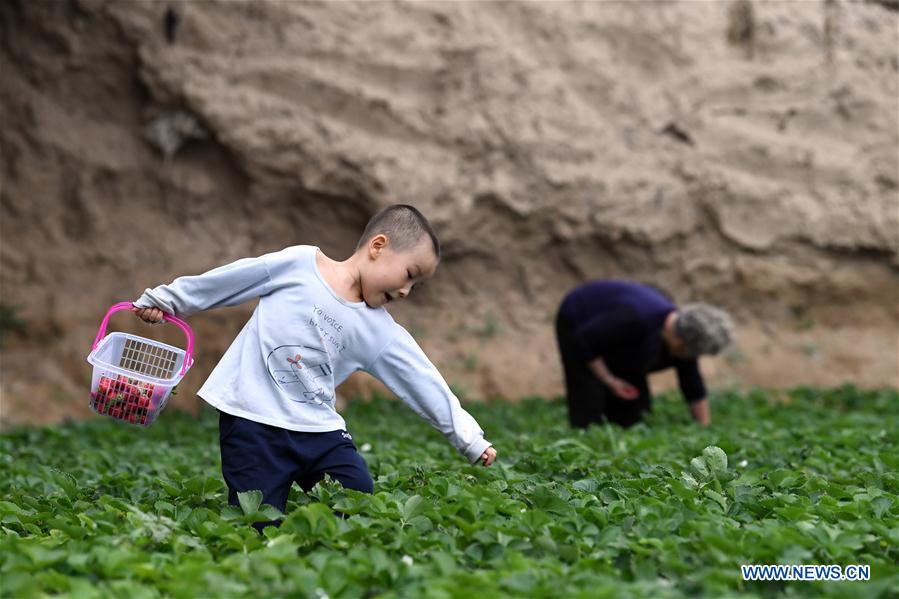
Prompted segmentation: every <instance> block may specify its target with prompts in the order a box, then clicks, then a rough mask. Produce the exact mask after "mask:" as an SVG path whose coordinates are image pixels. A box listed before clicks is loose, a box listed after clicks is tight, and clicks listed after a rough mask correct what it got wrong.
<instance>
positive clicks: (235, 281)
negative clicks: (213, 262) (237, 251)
mask: <svg viewBox="0 0 899 599" xmlns="http://www.w3.org/2000/svg"><path fill="white" fill-rule="evenodd" d="M288 249H289V248H288ZM286 251H287V250H282V251H281V252H276V253H273V254H266V255H265V256H259V257H257V258H243V259H241V260H237V261H236V262H232V263H231V264H226V265H224V266H219V267H218V268H214V269H212V270H210V271H208V272H205V273H203V274H200V275H191V276H185V277H178V278H177V279H175V280H174V281H172V282H171V283H169V284H168V285H159V286H158V287H154V288H153V289H147V290H146V291H144V293H143V295H141V296H140V298H138V299H137V301H136V302H134V304H135V306H137V307H138V308H159V309H160V310H162V311H163V312H168V313H169V314H176V315H178V316H188V315H190V314H193V313H194V312H199V311H201V310H209V309H212V308H218V307H222V306H236V305H238V304H242V303H243V302H246V301H249V300H251V299H255V298H257V297H259V296H261V295H265V294H266V293H269V292H270V291H272V289H271V283H272V275H271V270H270V268H271V265H272V263H274V264H276V265H277V264H279V263H280V262H283V260H284V256H283V254H284V252H286Z"/></svg>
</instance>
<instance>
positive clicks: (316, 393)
mask: <svg viewBox="0 0 899 599" xmlns="http://www.w3.org/2000/svg"><path fill="white" fill-rule="evenodd" d="M266 366H268V372H269V374H270V375H271V377H272V380H273V381H275V382H276V383H277V384H278V386H279V387H281V388H282V389H284V391H286V392H287V393H288V395H290V399H292V400H293V401H295V402H298V403H311V404H316V405H328V406H330V407H332V408H333V407H334V394H333V391H332V389H333V388H334V384H333V378H332V371H331V364H330V359H329V357H328V354H327V353H326V352H324V351H322V350H321V349H316V348H314V347H309V346H307V345H281V346H279V347H276V348H275V349H273V350H272V351H271V353H269V355H268V358H266Z"/></svg>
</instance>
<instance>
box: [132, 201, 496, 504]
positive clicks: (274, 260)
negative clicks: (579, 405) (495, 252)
mask: <svg viewBox="0 0 899 599" xmlns="http://www.w3.org/2000/svg"><path fill="white" fill-rule="evenodd" d="M439 261H440V244H439V242H438V240H437V236H436V235H435V234H434V231H433V229H432V228H431V226H430V224H429V223H428V221H427V219H425V217H424V216H423V215H422V214H421V213H420V212H419V211H418V210H417V209H415V208H413V207H412V206H407V205H402V204H397V205H393V206H388V207H387V208H385V209H383V210H382V211H381V212H379V213H378V214H376V215H375V216H374V217H373V218H372V219H371V221H369V223H368V225H367V226H366V228H365V231H364V232H363V234H362V237H361V238H360V240H359V243H358V244H357V246H356V251H355V253H354V254H353V255H352V256H351V257H350V258H348V259H347V260H345V261H343V262H337V261H335V260H332V259H331V258H329V257H327V256H326V255H325V254H324V253H322V252H321V250H319V249H318V248H317V247H313V246H293V247H288V248H286V249H284V250H281V251H279V252H274V253H271V254H266V255H264V256H260V257H258V258H245V259H242V260H238V261H237V262H233V263H231V264H228V265H225V266H221V267H219V268H216V269H213V270H211V271H209V272H207V273H204V274H201V275H197V276H188V277H180V278H178V279H175V281H174V282H172V283H171V284H170V285H160V286H159V287H156V288H155V289H147V290H146V291H145V292H144V294H143V295H141V297H140V298H139V299H138V300H137V301H136V302H134V306H135V307H134V308H133V309H132V310H133V311H134V312H135V313H136V314H137V315H138V316H139V317H140V318H142V319H143V320H145V321H147V322H150V323H154V322H159V321H160V320H161V319H162V311H165V312H168V313H170V314H176V315H179V316H186V315H189V314H192V313H194V312H198V311H200V310H209V309H212V308H216V307H219V306H234V305H237V304H241V303H243V302H245V301H248V300H251V299H253V298H256V297H258V298H260V299H259V304H258V305H257V306H256V309H255V311H254V312H253V315H252V316H251V317H250V320H249V321H248V322H247V323H246V324H245V325H244V327H243V329H242V330H241V332H240V334H239V335H238V336H237V338H236V339H235V340H234V342H233V343H232V344H231V347H229V348H228V350H227V351H226V352H225V355H224V356H223V357H222V359H221V361H220V362H219V363H218V365H217V366H216V367H215V369H214V370H213V371H212V374H210V376H209V378H208V379H207V380H206V382H205V383H204V384H203V386H202V387H201V388H200V390H199V391H198V392H197V394H198V395H199V396H200V397H202V398H203V399H204V400H205V401H206V402H207V403H209V404H210V405H212V406H213V407H215V408H217V409H218V410H219V413H220V416H219V441H220V444H221V454H222V474H223V475H224V478H225V483H226V484H227V486H228V502H229V503H231V504H232V505H236V504H237V493H238V492H241V491H248V490H252V489H259V490H261V491H262V494H263V502H264V503H268V504H271V505H273V506H275V507H277V508H278V509H280V510H281V511H284V508H285V505H286V502H287V494H288V491H289V490H290V486H291V484H292V483H293V481H297V482H298V483H299V484H300V486H301V487H302V488H303V489H304V490H309V489H310V488H312V487H313V486H314V485H315V483H317V482H318V481H320V480H322V478H324V475H325V474H328V475H330V476H331V477H332V478H334V479H336V480H337V481H339V482H340V483H341V484H342V485H343V486H344V487H347V488H350V489H356V490H358V491H362V492H365V493H371V492H372V490H373V483H372V479H371V475H370V474H369V472H368V467H367V466H366V464H365V461H364V460H363V459H362V456H361V455H359V453H358V452H357V451H356V447H355V445H354V444H353V440H352V439H353V438H352V436H350V434H349V433H348V432H347V431H346V425H345V423H344V420H343V418H342V417H341V416H340V415H339V414H338V413H337V412H336V411H335V409H334V388H335V387H336V386H337V385H339V384H340V383H341V382H343V380H344V379H346V378H347V376H349V375H350V374H351V373H352V372H354V371H356V370H364V371H366V372H369V373H371V374H372V375H374V376H375V377H377V378H378V379H380V380H381V381H382V382H383V383H384V384H385V385H387V387H388V388H390V389H391V390H392V391H393V392H394V393H395V394H396V395H397V396H399V397H400V398H401V399H402V400H403V401H404V402H405V403H406V404H408V405H409V406H410V407H411V408H412V409H413V410H414V411H415V412H416V413H417V414H418V415H420V416H422V417H423V418H424V419H425V420H427V421H428V422H430V423H431V425H432V426H434V427H435V428H436V429H437V430H439V431H440V432H441V433H443V434H444V435H445V436H446V437H447V439H448V440H449V442H450V443H451V444H453V445H454V446H455V447H456V448H457V449H458V450H459V451H460V452H462V453H463V454H464V455H465V456H466V457H467V458H468V459H469V460H470V461H471V462H472V463H475V462H477V461H479V460H480V461H482V462H483V464H484V465H485V466H489V465H490V464H492V463H493V461H494V459H495V458H496V451H495V450H494V449H493V447H491V444H490V443H489V442H488V441H486V440H485V439H484V437H483V432H482V431H481V429H480V427H479V426H478V423H477V422H475V420H474V418H472V417H471V416H470V415H469V414H468V413H467V412H465V410H463V409H462V407H461V406H460V404H459V400H458V399H457V398H456V397H455V396H454V395H453V393H452V392H451V391H450V389H449V387H448V386H447V384H446V382H445V381H444V380H443V378H442V377H441V375H440V373H439V372H438V371H437V369H436V368H435V367H434V366H433V364H431V362H430V361H429V360H428V358H427V357H426V356H425V354H424V352H422V350H421V348H420V347H419V346H418V344H417V343H416V342H415V340H414V339H413V338H412V336H411V335H410V334H409V333H408V332H407V331H406V330H405V329H404V328H403V327H401V326H400V325H398V324H397V323H396V322H394V320H393V318H391V316H390V314H389V313H388V312H387V310H385V309H384V306H386V305H387V304H388V303H390V302H392V301H396V300H399V299H403V298H405V297H407V296H408V295H409V293H411V291H412V289H413V287H414V286H415V284H416V283H418V282H420V281H423V280H425V279H427V278H429V277H431V276H432V275H433V274H434V271H435V270H436V269H437V265H438V263H439Z"/></svg>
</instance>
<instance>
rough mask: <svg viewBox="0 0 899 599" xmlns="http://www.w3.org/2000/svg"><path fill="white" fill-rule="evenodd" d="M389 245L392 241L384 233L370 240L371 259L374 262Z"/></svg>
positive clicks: (369, 252)
mask: <svg viewBox="0 0 899 599" xmlns="http://www.w3.org/2000/svg"><path fill="white" fill-rule="evenodd" d="M388 245H390V239H389V238H388V237H387V236H386V235H384V234H383V233H378V234H377V235H375V236H374V237H372V238H371V239H369V240H368V255H369V257H370V258H371V259H372V260H375V259H376V258H377V257H378V256H380V255H381V252H383V251H384V248H386V247H387V246H388Z"/></svg>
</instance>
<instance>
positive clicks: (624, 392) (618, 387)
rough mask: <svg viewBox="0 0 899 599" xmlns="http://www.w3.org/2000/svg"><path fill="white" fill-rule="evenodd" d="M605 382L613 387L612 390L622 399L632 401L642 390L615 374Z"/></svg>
mask: <svg viewBox="0 0 899 599" xmlns="http://www.w3.org/2000/svg"><path fill="white" fill-rule="evenodd" d="M605 383H606V385H608V386H609V387H610V388H611V389H612V392H613V393H614V394H615V395H617V396H618V397H620V398H621V399H626V400H627V401H632V400H634V399H637V398H638V397H640V391H639V390H638V389H637V388H636V387H634V386H633V385H631V384H630V383H628V382H627V381H625V380H622V379H620V378H618V377H614V376H613V377H611V380H608V381H605Z"/></svg>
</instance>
